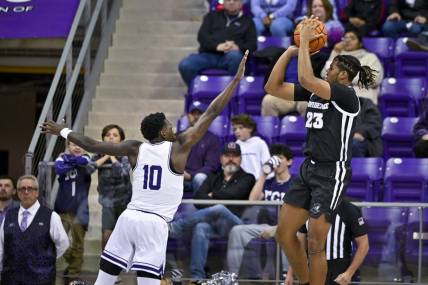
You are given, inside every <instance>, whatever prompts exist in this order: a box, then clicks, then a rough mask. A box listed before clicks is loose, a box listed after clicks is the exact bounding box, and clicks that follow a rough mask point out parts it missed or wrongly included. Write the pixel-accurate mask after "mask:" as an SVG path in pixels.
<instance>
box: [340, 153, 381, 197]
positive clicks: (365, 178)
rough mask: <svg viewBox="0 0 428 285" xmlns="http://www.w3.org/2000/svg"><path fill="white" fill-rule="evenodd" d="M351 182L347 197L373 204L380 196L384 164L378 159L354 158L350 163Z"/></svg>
mask: <svg viewBox="0 0 428 285" xmlns="http://www.w3.org/2000/svg"><path fill="white" fill-rule="evenodd" d="M351 163H352V180H351V183H349V185H348V189H347V192H346V194H347V196H349V197H353V198H357V199H360V200H363V201H368V202H374V201H377V200H378V197H379V195H380V188H381V187H380V186H381V182H382V180H383V172H384V162H383V158H380V157H356V158H353V159H352V161H351Z"/></svg>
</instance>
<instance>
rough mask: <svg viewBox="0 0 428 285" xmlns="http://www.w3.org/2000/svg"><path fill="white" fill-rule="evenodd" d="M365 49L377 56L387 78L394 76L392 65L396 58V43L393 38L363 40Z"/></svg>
mask: <svg viewBox="0 0 428 285" xmlns="http://www.w3.org/2000/svg"><path fill="white" fill-rule="evenodd" d="M363 44H364V47H365V48H366V49H367V50H368V51H370V52H372V53H374V54H376V55H377V56H378V57H379V59H380V61H381V62H382V64H383V68H384V70H385V74H386V76H392V75H393V74H394V66H393V64H392V62H393V58H394V48H395V41H394V39H392V38H363Z"/></svg>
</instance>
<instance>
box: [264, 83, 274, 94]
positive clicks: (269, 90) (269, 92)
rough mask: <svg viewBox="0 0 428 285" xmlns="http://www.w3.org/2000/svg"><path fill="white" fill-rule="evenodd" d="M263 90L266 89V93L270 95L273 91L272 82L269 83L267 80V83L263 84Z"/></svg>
mask: <svg viewBox="0 0 428 285" xmlns="http://www.w3.org/2000/svg"><path fill="white" fill-rule="evenodd" d="M265 91H266V93H268V94H271V95H272V93H273V92H274V88H273V86H272V84H271V83H269V82H267V83H266V84H265Z"/></svg>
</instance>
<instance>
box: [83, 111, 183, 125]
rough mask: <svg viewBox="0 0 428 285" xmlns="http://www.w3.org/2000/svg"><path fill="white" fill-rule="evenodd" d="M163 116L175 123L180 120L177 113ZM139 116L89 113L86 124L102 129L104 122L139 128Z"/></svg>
mask: <svg viewBox="0 0 428 285" xmlns="http://www.w3.org/2000/svg"><path fill="white" fill-rule="evenodd" d="M165 116H166V117H167V118H168V120H171V121H177V120H178V119H179V118H180V115H179V114H177V113H172V114H168V113H166V114H165ZM141 119H142V118H141V114H132V113H131V114H114V113H111V112H105V113H94V112H90V113H89V116H88V124H89V125H90V126H94V127H95V126H99V127H100V128H102V127H103V126H105V125H106V122H114V123H115V124H118V125H119V126H125V125H127V126H136V127H137V126H139V125H140V124H141Z"/></svg>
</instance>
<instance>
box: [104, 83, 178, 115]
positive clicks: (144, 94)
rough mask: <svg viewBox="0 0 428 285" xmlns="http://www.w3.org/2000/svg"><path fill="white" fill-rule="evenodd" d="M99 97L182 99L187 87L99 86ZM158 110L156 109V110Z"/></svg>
mask: <svg viewBox="0 0 428 285" xmlns="http://www.w3.org/2000/svg"><path fill="white" fill-rule="evenodd" d="M96 92H97V93H96V94H97V95H96V96H97V98H103V99H104V98H105V99H108V98H110V99H115V98H123V99H159V98H162V99H166V100H167V99H173V100H176V99H181V98H183V94H185V93H186V88H185V87H163V86H148V87H122V88H120V87H103V86H98V87H97V91H96ZM154 111H156V110H154Z"/></svg>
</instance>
